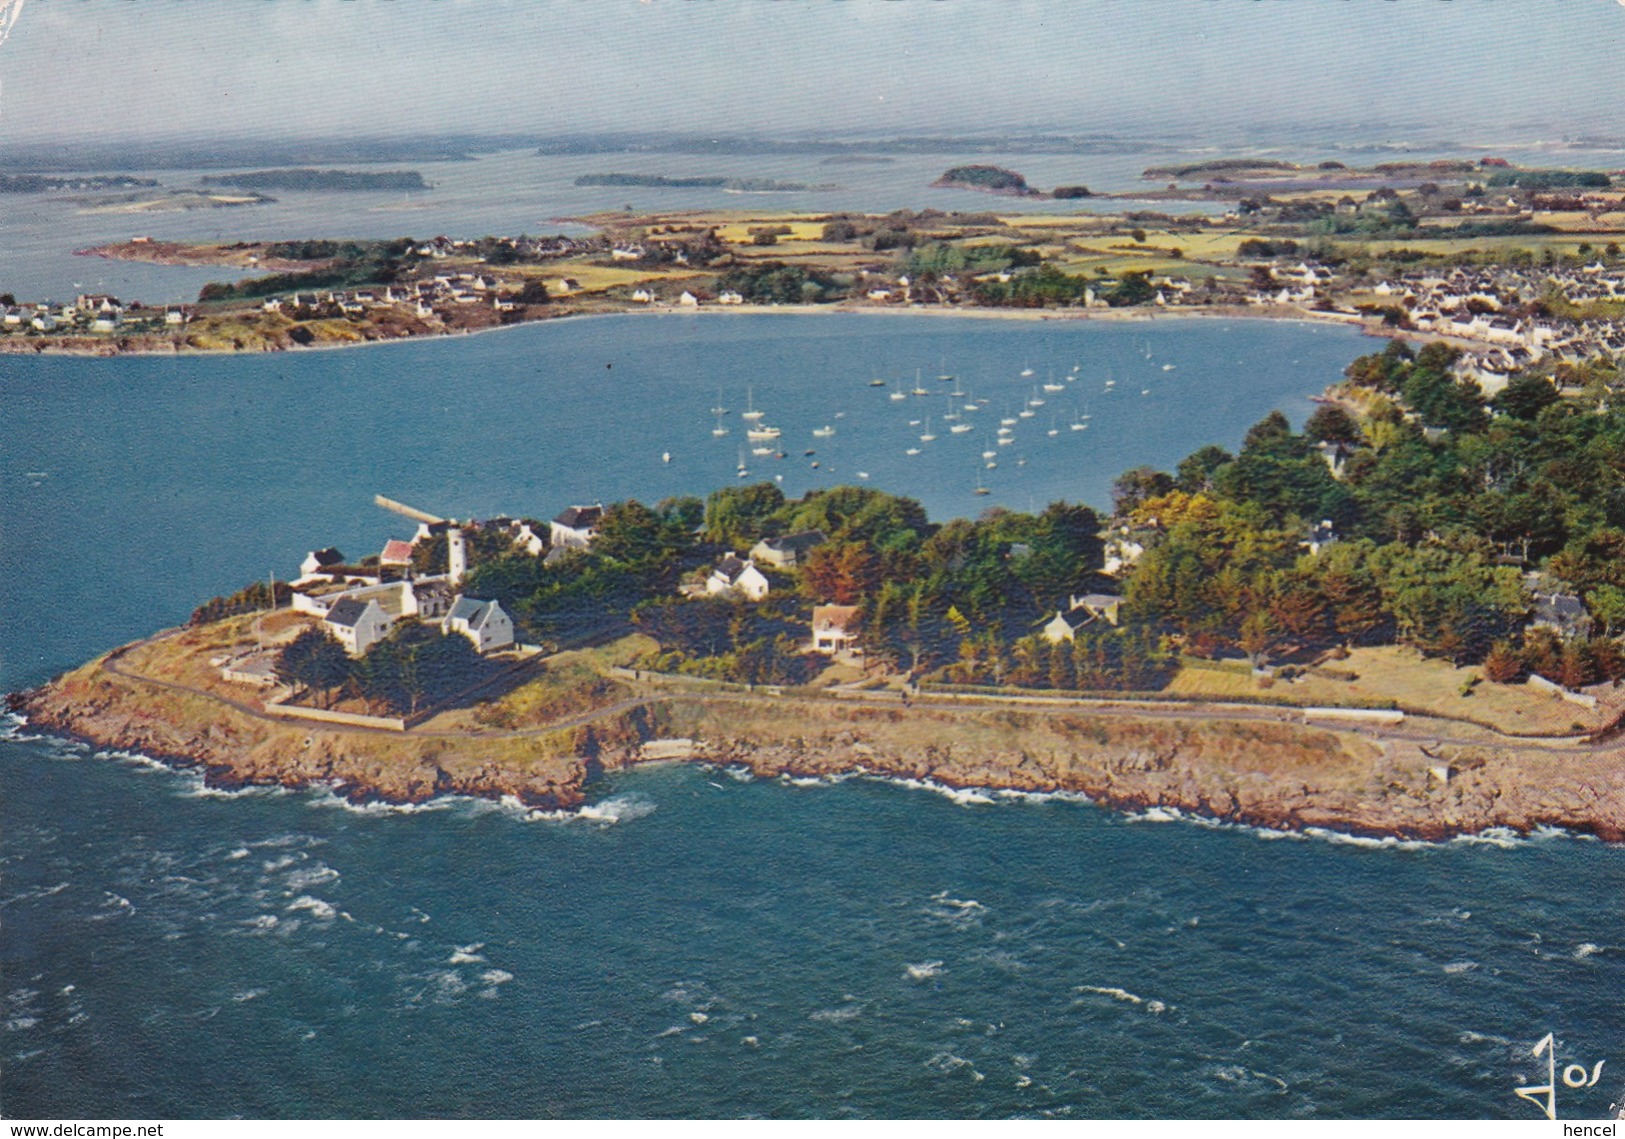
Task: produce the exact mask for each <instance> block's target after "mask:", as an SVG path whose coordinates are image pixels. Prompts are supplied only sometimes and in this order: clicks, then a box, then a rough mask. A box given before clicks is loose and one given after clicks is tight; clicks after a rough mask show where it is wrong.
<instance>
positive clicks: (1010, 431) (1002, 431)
mask: <svg viewBox="0 0 1625 1139" xmlns="http://www.w3.org/2000/svg"><path fill="white" fill-rule="evenodd" d="M1015 433H1016V429H1015V428H1014V427H1001V428H999V437H1000V438H1001V439H1002V438H1003V437H1004V436H1006V435H1014V434H1015Z"/></svg>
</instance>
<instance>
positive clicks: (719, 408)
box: [711, 388, 728, 416]
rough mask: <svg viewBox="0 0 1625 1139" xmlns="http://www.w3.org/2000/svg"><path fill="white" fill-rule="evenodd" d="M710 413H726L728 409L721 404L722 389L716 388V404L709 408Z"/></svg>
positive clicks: (720, 414) (718, 414)
mask: <svg viewBox="0 0 1625 1139" xmlns="http://www.w3.org/2000/svg"><path fill="white" fill-rule="evenodd" d="M711 414H712V415H717V416H722V415H727V414H728V409H727V408H725V407H723V406H722V389H721V388H718V389H717V405H716V406H715V407H713V408H712V409H711Z"/></svg>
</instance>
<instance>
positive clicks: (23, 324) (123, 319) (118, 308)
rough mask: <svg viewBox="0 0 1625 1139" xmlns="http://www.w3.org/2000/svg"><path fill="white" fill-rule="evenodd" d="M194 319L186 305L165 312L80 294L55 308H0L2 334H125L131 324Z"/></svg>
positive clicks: (41, 305)
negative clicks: (29, 330)
mask: <svg viewBox="0 0 1625 1139" xmlns="http://www.w3.org/2000/svg"><path fill="white" fill-rule="evenodd" d="M191 319H192V314H191V310H190V309H188V308H187V307H186V306H184V305H169V306H168V307H167V308H163V309H149V308H146V307H145V306H142V305H139V304H133V305H125V304H124V303H123V302H122V301H120V300H119V299H118V298H117V297H115V296H111V295H109V294H107V293H81V294H79V296H78V297H76V298H75V299H74V302H73V303H72V304H65V305H52V304H49V303H45V302H41V303H37V304H26V305H6V306H4V307H3V308H0V331H4V332H20V331H23V330H25V329H32V330H34V331H35V332H93V333H101V334H108V333H115V332H122V331H124V330H125V328H126V325H127V324H129V323H132V322H140V323H142V324H157V323H160V322H161V323H163V324H165V325H168V326H172V327H173V326H178V325H183V324H185V323H187V321H189V320H191Z"/></svg>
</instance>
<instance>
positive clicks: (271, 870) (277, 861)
mask: <svg viewBox="0 0 1625 1139" xmlns="http://www.w3.org/2000/svg"><path fill="white" fill-rule="evenodd" d="M304 857H305V855H303V854H284V855H283V856H282V857H281V858H273V859H271V860H269V861H267V862H262V863H260V866H261V867H262V868H263V869H264V870H265V872H266V873H267V874H275V873H276V872H277V871H278V870H286V869H287V868H288V867H290V866H292V865H293V864H294V863H295V862H298V861H299V860H300V859H302V858H304Z"/></svg>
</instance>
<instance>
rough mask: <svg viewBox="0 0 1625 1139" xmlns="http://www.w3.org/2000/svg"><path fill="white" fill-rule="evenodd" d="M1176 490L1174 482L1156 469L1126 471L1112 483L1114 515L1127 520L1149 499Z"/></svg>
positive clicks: (1145, 468)
mask: <svg viewBox="0 0 1625 1139" xmlns="http://www.w3.org/2000/svg"><path fill="white" fill-rule="evenodd" d="M1173 489H1174V480H1173V479H1172V478H1170V477H1169V476H1168V475H1167V474H1166V473H1164V472H1163V471H1159V470H1157V469H1156V468H1155V467H1135V468H1133V469H1132V470H1127V471H1124V472H1123V473H1122V474H1120V475H1118V476H1117V481H1116V482H1114V483H1112V514H1113V515H1114V516H1115V517H1118V518H1126V517H1127V516H1128V515H1130V514H1132V513H1134V509H1135V507H1137V506H1139V505H1140V504H1141V503H1142V502H1144V501H1145V500H1146V499H1148V498H1156V497H1158V496H1159V495H1164V494H1167V493H1168V492H1169V491H1171V490H1173Z"/></svg>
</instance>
